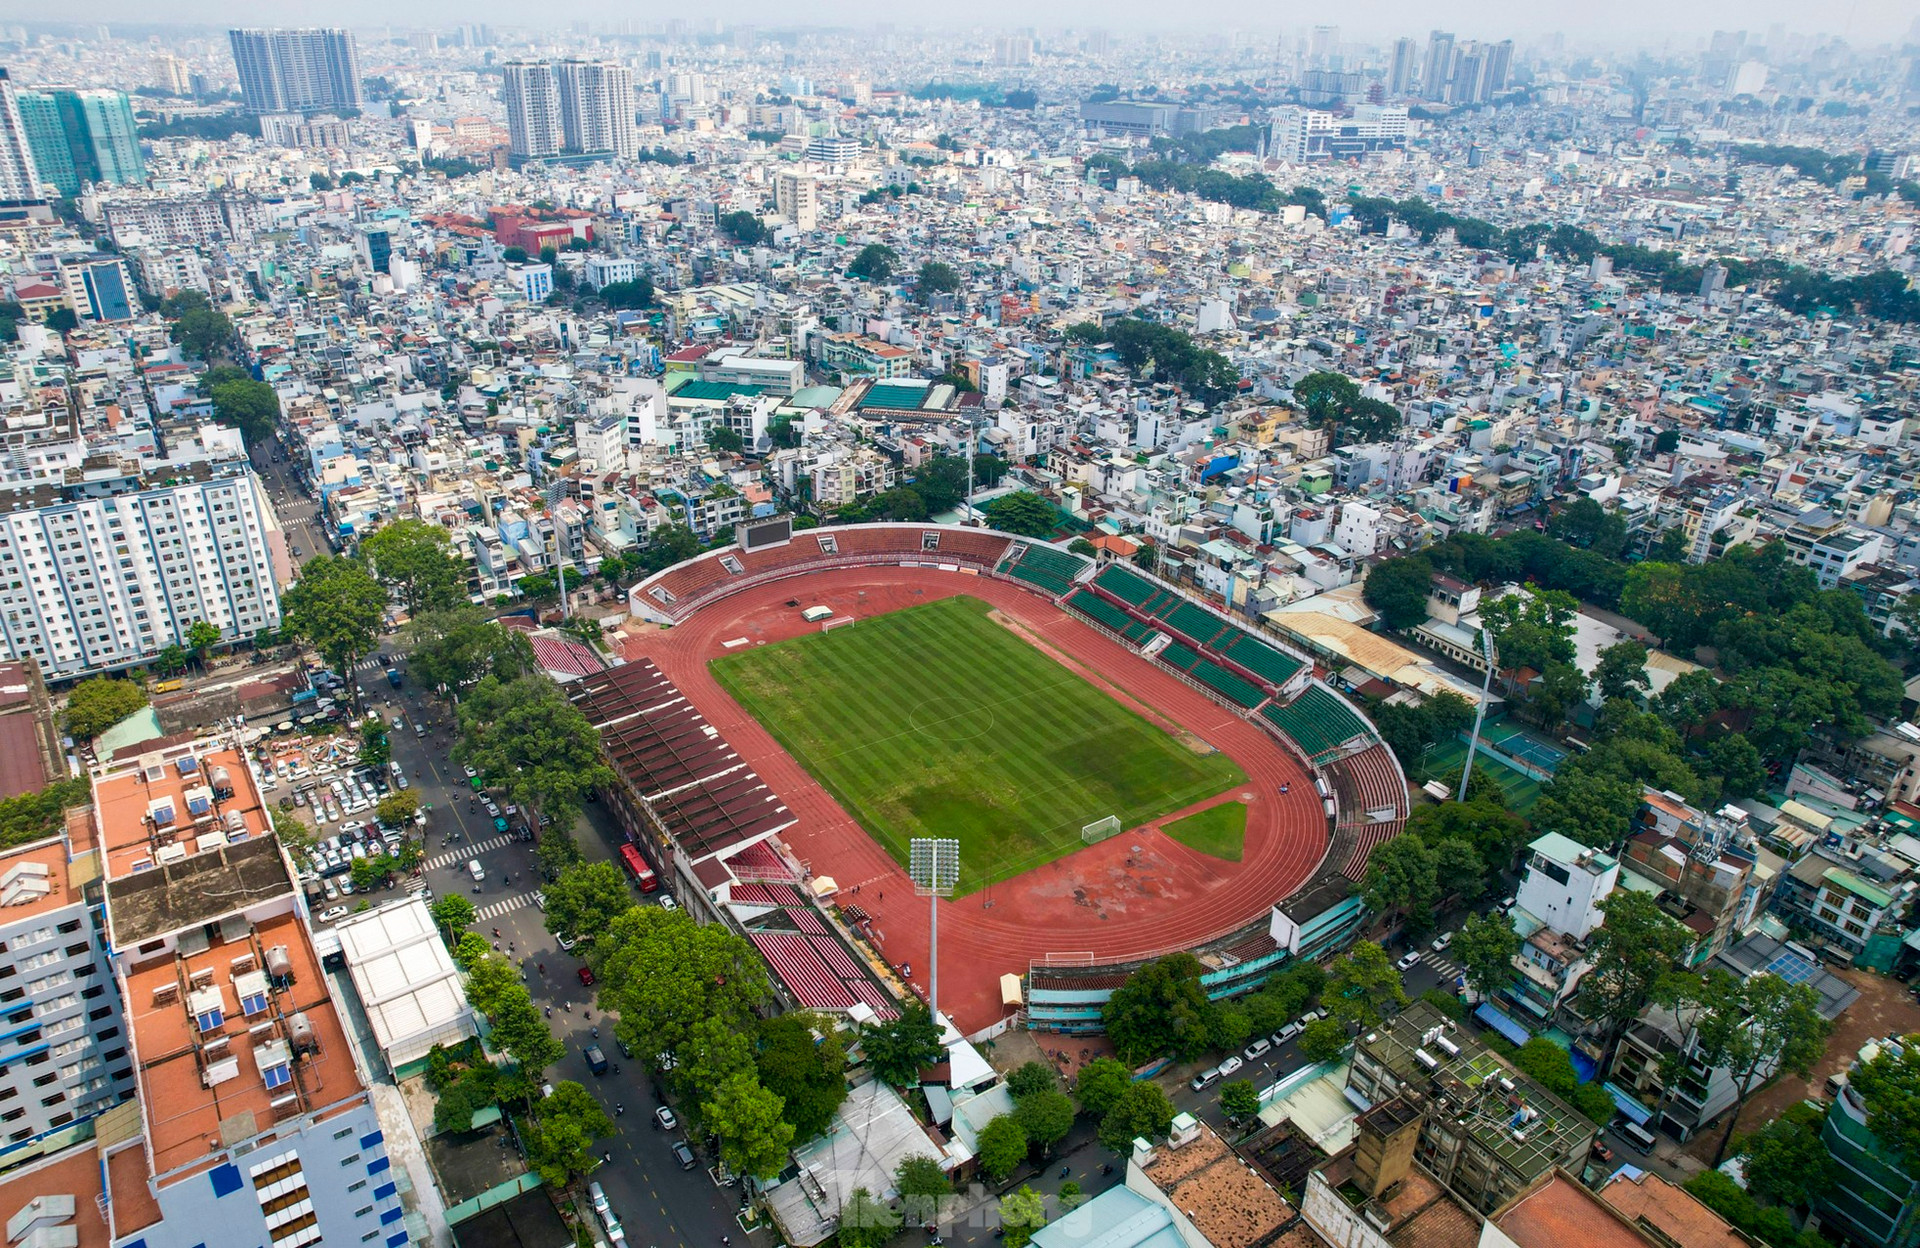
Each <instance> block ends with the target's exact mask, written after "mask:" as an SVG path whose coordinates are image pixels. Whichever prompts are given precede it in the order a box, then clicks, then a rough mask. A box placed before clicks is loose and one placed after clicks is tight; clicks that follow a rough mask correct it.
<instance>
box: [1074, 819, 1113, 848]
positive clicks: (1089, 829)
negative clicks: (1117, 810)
mask: <svg viewBox="0 0 1920 1248" xmlns="http://www.w3.org/2000/svg"><path fill="white" fill-rule="evenodd" d="M1119 834H1120V816H1119V815H1108V816H1107V817H1106V818H1105V819H1095V820H1094V821H1093V822H1092V823H1089V824H1087V825H1086V826H1085V827H1083V828H1081V829H1080V839H1081V840H1082V841H1085V842H1086V843H1087V844H1089V845H1095V844H1098V843H1099V842H1101V841H1104V840H1106V839H1107V838H1108V837H1110V836H1118V835H1119Z"/></svg>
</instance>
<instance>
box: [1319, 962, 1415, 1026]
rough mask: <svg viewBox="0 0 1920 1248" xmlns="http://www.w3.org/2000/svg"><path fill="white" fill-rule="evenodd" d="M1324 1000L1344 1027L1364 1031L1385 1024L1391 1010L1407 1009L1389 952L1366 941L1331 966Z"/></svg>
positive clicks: (1324, 991) (1329, 1010) (1405, 995)
mask: <svg viewBox="0 0 1920 1248" xmlns="http://www.w3.org/2000/svg"><path fill="white" fill-rule="evenodd" d="M1321 1000H1323V1001H1325V1002H1326V1005H1327V1010H1328V1012H1329V1014H1330V1016H1331V1017H1333V1018H1335V1019H1338V1020H1339V1021H1340V1023H1341V1024H1342V1025H1343V1026H1346V1027H1351V1028H1354V1029H1356V1030H1362V1031H1364V1030H1366V1029H1367V1028H1369V1027H1378V1026H1379V1025H1380V1024H1381V1023H1383V1022H1385V1021H1386V1017H1387V1011H1388V1010H1389V1009H1399V1008H1400V1007H1402V1006H1404V1005H1406V1003H1407V994H1406V993H1405V992H1404V991H1403V990H1402V989H1401V987H1400V972H1398V971H1396V970H1394V969H1393V961H1392V959H1390V958H1388V957H1387V951H1386V950H1384V949H1382V948H1381V947H1380V946H1379V945H1378V944H1375V943H1374V942H1373V941H1371V940H1363V941H1360V942H1359V943H1357V944H1356V945H1354V946H1353V948H1352V949H1349V950H1348V951H1347V952H1346V953H1343V954H1341V955H1340V956H1339V957H1337V958H1335V959H1334V960H1333V961H1332V962H1331V963H1330V964H1329V965H1328V967H1327V986H1326V988H1325V989H1324V990H1323V991H1322V993H1321Z"/></svg>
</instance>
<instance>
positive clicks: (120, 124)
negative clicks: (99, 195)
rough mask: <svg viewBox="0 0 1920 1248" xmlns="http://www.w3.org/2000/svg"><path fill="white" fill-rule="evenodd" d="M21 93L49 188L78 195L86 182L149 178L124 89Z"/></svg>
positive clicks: (37, 163) (25, 118)
mask: <svg viewBox="0 0 1920 1248" xmlns="http://www.w3.org/2000/svg"><path fill="white" fill-rule="evenodd" d="M17 95H18V99H19V101H20V117H21V120H22V121H23V122H24V123H25V125H26V130H27V142H28V145H29V146H31V147H32V149H33V163H34V167H35V168H36V169H38V170H39V172H40V180H41V182H42V183H43V184H45V186H46V187H48V188H49V189H50V190H52V191H58V192H59V193H60V194H62V195H66V196H74V195H78V194H79V193H80V188H81V187H82V186H84V185H86V184H88V183H101V182H104V183H109V184H112V185H115V186H125V185H129V184H136V183H140V182H144V181H146V177H147V170H146V165H145V164H144V162H143V161H142V160H141V157H140V141H139V139H138V137H137V136H136V135H135V134H134V124H133V107H132V105H130V104H129V103H128V102H127V96H126V93H125V92H123V91H107V90H101V89H81V88H75V87H47V88H43V89H40V90H35V91H20V92H18V93H17Z"/></svg>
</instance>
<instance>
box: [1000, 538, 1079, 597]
mask: <svg viewBox="0 0 1920 1248" xmlns="http://www.w3.org/2000/svg"><path fill="white" fill-rule="evenodd" d="M1086 569H1087V561H1086V560H1085V559H1082V558H1081V557H1080V556H1079V555H1073V554H1068V553H1067V552H1066V551H1064V550H1056V549H1055V548H1053V547H1052V546H1042V545H1039V544H1037V543H1027V542H1021V543H1018V544H1016V545H1015V546H1014V547H1013V549H1012V550H1010V551H1008V552H1007V557H1006V558H1005V559H1002V560H1001V561H1000V566H999V567H997V568H995V569H994V571H996V572H999V573H1000V574H1001V575H1003V576H1011V577H1013V578H1015V579H1016V580H1022V581H1025V582H1027V583H1028V584H1029V585H1037V586H1039V587H1040V588H1041V589H1044V590H1046V591H1047V592H1048V593H1050V594H1052V595H1054V596H1055V597H1058V596H1059V595H1061V594H1064V593H1066V592H1067V591H1068V590H1070V589H1072V588H1073V582H1074V579H1075V578H1076V577H1078V576H1079V575H1080V574H1081V573H1082V572H1084V571H1086Z"/></svg>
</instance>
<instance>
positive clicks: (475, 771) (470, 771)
mask: <svg viewBox="0 0 1920 1248" xmlns="http://www.w3.org/2000/svg"><path fill="white" fill-rule="evenodd" d="M461 770H462V771H464V772H466V773H467V779H469V780H471V779H473V778H474V777H475V776H477V775H479V774H480V770H479V768H477V767H475V766H474V765H473V764H472V763H467V764H465V765H464V766H463V767H462V768H461Z"/></svg>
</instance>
